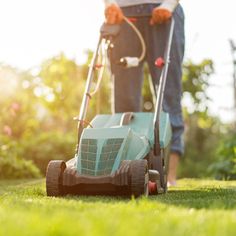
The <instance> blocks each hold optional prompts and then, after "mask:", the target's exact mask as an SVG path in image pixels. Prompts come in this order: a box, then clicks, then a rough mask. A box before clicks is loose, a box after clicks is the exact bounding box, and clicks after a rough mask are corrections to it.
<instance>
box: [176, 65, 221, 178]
mask: <svg viewBox="0 0 236 236" xmlns="http://www.w3.org/2000/svg"><path fill="white" fill-rule="evenodd" d="M213 72H214V67H213V62H212V61H211V60H203V61H202V62H201V63H199V64H196V63H193V62H192V61H187V62H186V63H185V64H184V70H183V100H188V106H187V107H184V120H185V137H184V140H185V154H184V156H183V158H182V160H181V165H180V170H179V176H180V177H181V176H182V177H183V176H185V177H203V176H208V175H209V173H208V171H207V168H208V166H209V165H210V164H212V162H214V161H215V156H216V148H217V146H218V145H219V140H220V138H221V136H222V135H221V130H220V128H221V123H220V121H219V119H217V118H216V117H213V116H210V115H209V114H208V101H209V97H208V96H207V89H208V87H209V86H210V85H209V81H208V80H209V77H210V76H211V74H212V73H213Z"/></svg>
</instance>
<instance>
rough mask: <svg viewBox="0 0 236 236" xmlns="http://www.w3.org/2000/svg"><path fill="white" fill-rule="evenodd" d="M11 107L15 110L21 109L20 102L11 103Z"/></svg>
mask: <svg viewBox="0 0 236 236" xmlns="http://www.w3.org/2000/svg"><path fill="white" fill-rule="evenodd" d="M11 109H12V110H14V111H19V110H20V104H19V103H17V102H13V103H12V104H11Z"/></svg>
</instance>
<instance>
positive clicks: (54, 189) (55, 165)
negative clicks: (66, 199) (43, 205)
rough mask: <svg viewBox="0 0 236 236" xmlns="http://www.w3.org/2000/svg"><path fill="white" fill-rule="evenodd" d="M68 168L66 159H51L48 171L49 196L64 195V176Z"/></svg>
mask: <svg viewBox="0 0 236 236" xmlns="http://www.w3.org/2000/svg"><path fill="white" fill-rule="evenodd" d="M65 169H66V163H65V162H64V161H50V162H49V163H48V167H47V172H46V189H47V196H52V197H58V196H62V195H63V187H62V177H63V172H64V170H65Z"/></svg>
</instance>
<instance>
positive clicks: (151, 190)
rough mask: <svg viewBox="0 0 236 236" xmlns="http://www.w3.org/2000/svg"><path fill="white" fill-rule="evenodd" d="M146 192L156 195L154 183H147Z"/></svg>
mask: <svg viewBox="0 0 236 236" xmlns="http://www.w3.org/2000/svg"><path fill="white" fill-rule="evenodd" d="M148 191H149V194H156V193H157V184H156V183H155V182H152V181H149V182H148Z"/></svg>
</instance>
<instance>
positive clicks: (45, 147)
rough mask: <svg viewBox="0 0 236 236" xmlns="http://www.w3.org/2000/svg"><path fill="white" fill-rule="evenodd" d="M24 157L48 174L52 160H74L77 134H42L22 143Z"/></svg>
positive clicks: (52, 132) (53, 132)
mask: <svg viewBox="0 0 236 236" xmlns="http://www.w3.org/2000/svg"><path fill="white" fill-rule="evenodd" d="M21 146H22V156H24V158H25V159H26V160H32V161H33V163H34V164H35V165H36V166H37V167H38V168H39V169H40V170H41V172H42V173H43V174H45V173H46V167H47V164H48V162H49V161H50V160H65V161H67V160H68V159H71V158H73V156H74V154H75V147H76V133H72V132H70V133H62V132H55V131H51V132H42V133H39V134H38V135H37V136H35V137H32V138H31V139H27V140H23V141H22V142H21Z"/></svg>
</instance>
